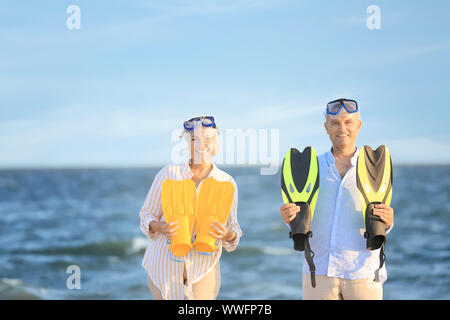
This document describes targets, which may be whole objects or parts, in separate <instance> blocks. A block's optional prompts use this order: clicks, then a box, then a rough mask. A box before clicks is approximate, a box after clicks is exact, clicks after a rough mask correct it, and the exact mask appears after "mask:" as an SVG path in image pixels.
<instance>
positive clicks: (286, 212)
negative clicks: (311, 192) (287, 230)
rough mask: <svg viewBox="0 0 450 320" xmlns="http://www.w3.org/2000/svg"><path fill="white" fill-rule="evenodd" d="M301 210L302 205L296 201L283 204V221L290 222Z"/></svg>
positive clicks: (281, 210)
mask: <svg viewBox="0 0 450 320" xmlns="http://www.w3.org/2000/svg"><path fill="white" fill-rule="evenodd" d="M299 212H300V206H298V205H296V204H295V203H286V204H283V205H282V206H281V208H280V213H281V218H283V221H284V222H286V223H287V224H289V223H290V222H291V221H292V220H294V219H295V217H296V216H297V213H299Z"/></svg>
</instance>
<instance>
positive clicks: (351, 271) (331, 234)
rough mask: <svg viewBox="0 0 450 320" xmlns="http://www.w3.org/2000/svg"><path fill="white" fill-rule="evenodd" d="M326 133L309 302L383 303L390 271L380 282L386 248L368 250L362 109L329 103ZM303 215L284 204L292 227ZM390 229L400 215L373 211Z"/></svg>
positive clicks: (379, 209)
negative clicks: (360, 171) (361, 188)
mask: <svg viewBox="0 0 450 320" xmlns="http://www.w3.org/2000/svg"><path fill="white" fill-rule="evenodd" d="M325 117H326V120H325V123H324V126H325V130H326V132H327V134H328V136H329V137H330V140H331V144H332V147H331V150H329V151H328V152H326V153H324V154H322V155H319V156H318V160H319V171H320V192H319V194H318V198H317V204H316V208H315V213H314V219H313V221H312V225H311V229H312V230H314V236H313V237H312V238H311V239H310V246H311V249H312V251H314V253H315V255H314V263H315V266H316V283H317V285H316V287H315V288H313V287H312V285H311V283H310V281H308V279H309V275H310V272H309V270H308V264H307V263H306V260H305V258H303V281H302V282H303V299H340V300H342V299H371V300H380V299H382V298H383V287H382V285H383V282H384V281H385V280H386V279H387V274H386V268H385V266H383V267H382V268H381V270H380V271H379V277H380V282H374V277H373V275H374V272H375V270H376V269H377V268H378V267H379V255H380V252H379V251H380V249H377V250H372V251H370V250H368V249H366V239H365V238H364V236H363V235H364V222H363V218H362V216H363V215H362V212H361V211H362V209H361V204H360V198H359V195H358V190H357V184H356V160H357V158H358V149H357V147H356V138H357V136H358V133H359V131H360V129H361V119H360V116H359V109H358V104H357V102H356V101H354V100H349V99H338V100H335V101H331V102H329V103H328V104H327V109H326V113H325ZM299 212H300V207H299V206H297V205H296V204H295V203H287V204H284V205H283V206H282V207H281V208H280V213H281V216H282V218H283V220H284V222H286V223H288V224H289V223H290V222H291V221H292V220H293V219H294V218H295V216H296V214H297V213H299ZM373 214H374V215H377V216H379V217H380V219H381V220H382V221H383V223H384V224H385V229H386V233H388V232H389V231H390V230H391V229H392V226H393V220H394V211H393V209H392V208H391V207H389V206H387V205H384V204H379V205H377V206H376V207H375V209H374V211H373Z"/></svg>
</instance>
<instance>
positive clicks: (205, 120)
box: [183, 116, 216, 131]
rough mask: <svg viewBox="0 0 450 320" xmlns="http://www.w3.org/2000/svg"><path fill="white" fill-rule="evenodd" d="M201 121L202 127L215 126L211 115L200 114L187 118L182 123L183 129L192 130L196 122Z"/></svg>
mask: <svg viewBox="0 0 450 320" xmlns="http://www.w3.org/2000/svg"><path fill="white" fill-rule="evenodd" d="M199 122H200V123H201V124H202V126H204V127H213V128H216V123H215V122H214V117H213V116H200V117H195V118H192V119H189V120H186V121H185V122H184V123H183V127H184V130H186V131H192V130H194V128H195V126H196V125H197V124H198V123H199Z"/></svg>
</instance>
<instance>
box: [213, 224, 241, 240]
mask: <svg viewBox="0 0 450 320" xmlns="http://www.w3.org/2000/svg"><path fill="white" fill-rule="evenodd" d="M211 228H213V229H214V231H215V232H212V231H210V232H209V234H210V235H212V236H213V237H214V238H216V239H219V240H225V241H227V242H230V241H233V240H234V238H236V233H235V232H234V231H230V230H228V228H227V227H225V226H224V225H223V224H221V223H220V222H217V221H213V223H212V224H211Z"/></svg>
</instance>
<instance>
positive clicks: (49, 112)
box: [0, 0, 450, 168]
mask: <svg viewBox="0 0 450 320" xmlns="http://www.w3.org/2000/svg"><path fill="white" fill-rule="evenodd" d="M71 5H76V6H78V8H79V9H80V15H79V17H80V25H79V26H80V28H79V29H76V28H75V29H69V28H68V20H69V21H71V22H73V21H74V20H73V19H72V18H73V15H72V14H73V12H69V13H68V12H67V8H68V7H69V6H71ZM370 5H376V6H378V8H379V9H380V18H381V19H380V28H379V29H369V28H368V27H367V20H368V19H369V18H370V17H371V15H372V14H371V13H370V12H369V13H367V8H368V7H369V6H370ZM449 12H450V3H449V2H448V1H433V2H429V1H423V0H418V1H401V0H397V1H376V0H371V1H363V0H358V1H356V0H355V1H353V0H348V1H339V2H337V1H312V0H309V1H301V0H296V1H294V0H273V1H268V0H267V1H266V0H260V1H256V0H226V1H225V0H221V1H219V0H195V1H194V0H189V1H187V0H183V1H182V0H165V1H163V0H161V1H149V0H140V1H137V0H136V1H133V0H131V1H78V0H77V1H76V0H73V1H44V0H43V1H39V2H33V3H30V2H25V1H12V0H10V1H2V2H1V3H0V43H1V50H0V168H28V167H33V168H34V167H46V168H47V167H141V166H163V165H165V164H167V163H169V162H171V159H172V158H171V153H172V151H173V148H174V146H175V145H177V144H179V141H175V140H174V139H173V132H174V130H179V129H180V128H181V127H182V123H183V121H184V120H186V119H187V118H191V117H194V116H197V115H213V116H214V117H215V119H216V123H217V125H218V126H219V127H220V129H221V130H222V132H223V133H225V132H226V130H239V129H242V130H248V129H250V130H263V131H264V130H266V131H267V132H269V134H270V132H271V131H270V130H272V129H274V130H278V139H276V143H277V148H274V149H271V150H275V151H276V153H277V154H275V157H276V158H278V159H280V161H281V159H282V157H283V156H284V154H285V153H286V151H287V150H289V148H291V147H295V148H298V149H303V148H304V147H306V146H308V145H311V146H313V147H314V148H315V149H316V151H317V152H318V153H323V152H326V151H328V150H329V148H330V147H331V142H330V140H329V137H328V136H327V134H326V132H325V129H324V127H323V122H324V116H323V112H324V110H325V106H326V103H327V102H328V101H331V100H334V99H336V98H340V97H346V98H351V99H355V100H357V101H358V104H359V107H360V110H361V119H362V128H361V132H360V134H359V136H358V140H357V145H358V146H362V145H370V146H372V147H377V146H378V145H381V144H385V145H387V146H388V147H389V150H390V151H391V155H392V159H393V163H398V164H450V142H449V141H450V139H449V138H450V129H449V125H448V122H449V120H450V111H449V108H450V103H449V101H450V90H449V88H450V59H449V57H450V32H449V31H450V19H449V18H448V16H449V15H448V13H449ZM257 132H259V131H257ZM223 136H225V134H223ZM261 139H262V138H261Z"/></svg>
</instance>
